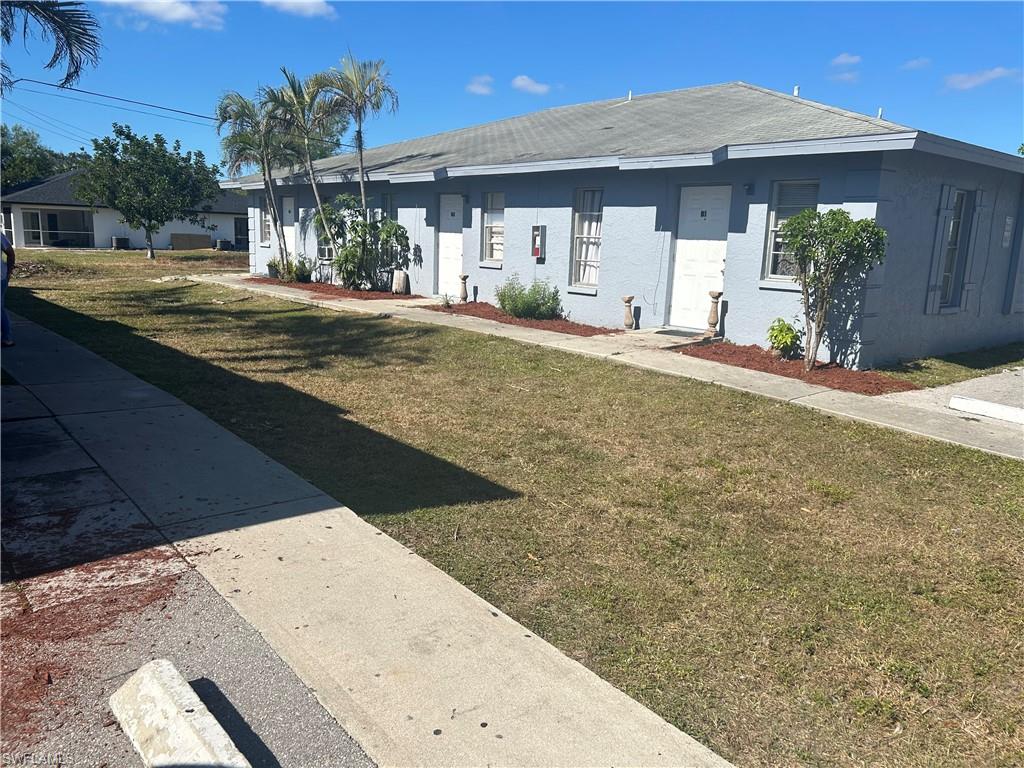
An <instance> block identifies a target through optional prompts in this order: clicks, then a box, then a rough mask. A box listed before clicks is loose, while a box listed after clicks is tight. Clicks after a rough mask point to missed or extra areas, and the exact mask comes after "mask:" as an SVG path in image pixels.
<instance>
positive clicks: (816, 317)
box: [780, 208, 886, 371]
mask: <svg viewBox="0 0 1024 768" xmlns="http://www.w3.org/2000/svg"><path fill="white" fill-rule="evenodd" d="M780 233H781V235H782V239H783V248H784V250H785V253H786V255H787V256H789V258H790V259H791V260H792V262H793V263H794V264H795V265H796V279H797V282H798V283H799V285H800V291H801V295H802V298H803V310H804V330H805V333H806V344H805V345H804V368H805V369H806V370H808V371H809V370H811V369H812V368H813V367H814V363H815V361H816V360H817V359H818V347H819V346H820V345H821V339H822V337H823V336H824V335H825V330H826V328H827V327H828V322H829V312H830V311H831V309H832V305H833V302H834V299H835V297H836V292H837V290H838V289H840V288H841V287H843V286H848V285H850V284H851V283H854V282H856V281H858V280H862V279H863V278H865V277H866V276H867V273H868V272H869V271H870V270H871V268H872V267H874V266H875V265H876V264H880V263H881V262H882V260H883V259H884V258H885V238H886V234H885V230H884V229H882V228H881V227H880V226H878V224H876V223H875V221H874V220H873V219H860V220H857V221H854V220H853V219H852V218H851V217H850V214H849V213H847V212H846V211H844V210H842V209H840V208H834V209H832V210H829V211H825V212H824V213H818V212H817V211H816V210H814V209H812V208H809V209H807V210H805V211H801V212H800V213H798V214H797V215H795V216H792V217H790V218H789V219H787V220H786V221H785V222H784V223H783V225H782V227H781V230H780Z"/></svg>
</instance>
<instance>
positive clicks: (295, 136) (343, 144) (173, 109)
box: [14, 77, 356, 149]
mask: <svg viewBox="0 0 1024 768" xmlns="http://www.w3.org/2000/svg"><path fill="white" fill-rule="evenodd" d="M19 82H25V83H37V84H39V85H45V86H49V87H50V88H56V89H58V90H62V91H75V92H77V93H85V94H88V95H90V96H98V97H100V98H103V99H113V100H115V101H123V102H126V103H128V104H138V105H140V106H144V107H151V108H152V109H160V110H164V111H166V112H176V113H178V114H182V115H189V116H191V117H199V118H202V119H203V120H210V121H212V122H217V118H216V117H212V116H210V115H201V114H199V113H198V112H189V111H188V110H184V109H178V108H176V107H165V106H163V105H161V104H153V103H150V102H147V101H138V100H136V99H126V98H124V97H122V96H113V95H110V94H107V93H100V92H98V91H87V90H85V89H84V88H74V87H71V86H66V87H64V86H59V85H57V84H56V83H47V82H44V81H42V80H33V79H32V78H29V77H23V78H19V79H18V80H15V81H14V83H15V84H17V83H19ZM21 90H23V91H25V92H26V93H35V94H39V95H40V96H56V97H58V98H62V99H70V100H71V101H80V102H82V103H84V104H95V105H97V106H101V107H107V108H110V109H123V110H125V111H127V112H136V113H138V114H140V115H150V116H152V117H166V118H168V119H170V120H177V121H179V122H182V123H190V124H192V125H202V126H205V127H208V128H209V127H213V126H210V125H207V124H206V123H200V122H198V121H197V120H186V119H184V118H181V117H174V116H173V115H160V114H157V113H155V112H147V111H145V110H141V109H131V108H129V107H121V106H118V105H117V104H106V103H104V102H102V101H94V100H92V99H81V98H76V97H74V96H68V95H67V94H61V93H50V92H49V91H37V90H33V89H31V88H24V87H22V89H21ZM285 135H286V136H290V137H291V138H293V139H298V140H302V138H303V137H302V136H299V135H298V134H294V133H285ZM309 140H310V141H312V142H316V143H318V144H328V145H331V146H337V147H339V148H340V147H345V148H347V149H356V145H355V144H352V143H349V142H334V141H331V140H330V139H318V138H316V137H313V136H311V137H310V138H309Z"/></svg>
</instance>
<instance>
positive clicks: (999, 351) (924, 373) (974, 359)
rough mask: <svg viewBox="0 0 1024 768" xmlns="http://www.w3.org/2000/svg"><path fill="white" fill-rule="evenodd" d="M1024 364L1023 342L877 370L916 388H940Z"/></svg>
mask: <svg viewBox="0 0 1024 768" xmlns="http://www.w3.org/2000/svg"><path fill="white" fill-rule="evenodd" d="M1022 366H1024V342H1017V343H1015V344H1007V345H1006V346H1003V347H991V348H989V349H977V350H974V351H971V352H959V353H957V354H953V355H943V356H942V357H924V358H921V359H920V360H910V361H907V362H905V363H898V364H896V365H893V366H890V367H888V368H879V371H880V372H882V373H885V374H887V375H889V376H892V377H894V378H897V379H905V380H907V381H910V382H913V383H914V384H916V385H917V386H919V387H941V386H942V385H943V384H955V383H956V382H958V381H966V380H967V379H973V378H976V377H978V376H988V375H989V374H990V373H999V372H1000V371H1002V370H1005V369H1007V368H1020V367H1022Z"/></svg>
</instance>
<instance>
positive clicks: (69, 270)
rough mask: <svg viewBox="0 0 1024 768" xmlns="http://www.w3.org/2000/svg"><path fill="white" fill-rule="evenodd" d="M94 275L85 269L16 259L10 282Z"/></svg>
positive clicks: (55, 263)
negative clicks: (44, 277) (35, 278)
mask: <svg viewBox="0 0 1024 768" xmlns="http://www.w3.org/2000/svg"><path fill="white" fill-rule="evenodd" d="M94 274H96V271H95V270H92V269H87V268H85V267H70V266H67V265H65V264H60V263H58V262H53V261H30V260H28V259H24V258H21V257H20V256H19V257H18V261H17V264H16V265H15V268H14V272H12V273H11V280H12V281H15V280H19V279H28V278H32V277H43V276H47V277H72V276H73V277H85V276H88V275H94Z"/></svg>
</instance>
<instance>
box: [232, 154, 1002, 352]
mask: <svg viewBox="0 0 1024 768" xmlns="http://www.w3.org/2000/svg"><path fill="white" fill-rule="evenodd" d="M911 154H914V155H917V157H914V158H912V157H911ZM890 155H892V156H886V157H883V155H882V154H881V153H850V154H831V155H820V156H802V157H801V156H797V157H779V158H763V159H750V160H742V161H730V162H726V163H722V164H719V165H716V166H712V167H695V168H678V169H665V170H643V171H618V170H599V169H595V170H587V171H571V172H570V171H565V172H548V173H543V174H516V175H494V176H481V177H467V178H451V179H445V180H443V181H438V182H432V183H415V184H387V183H383V182H381V183H370V184H369V185H368V192H369V194H370V196H371V197H372V198H374V199H375V200H379V195H380V194H381V193H383V192H386V193H388V194H390V195H392V197H393V200H394V205H395V207H396V208H397V211H398V220H399V222H400V223H401V224H403V225H404V226H405V227H406V228H407V229H408V230H409V234H410V240H411V241H412V243H413V244H414V245H418V246H419V249H420V253H421V255H422V265H421V266H418V267H414V268H413V269H411V270H410V279H411V283H412V290H413V291H414V292H416V293H420V294H433V293H435V292H436V290H437V279H436V274H435V273H436V252H435V251H436V227H437V216H438V205H439V196H440V195H441V194H445V193H452V194H460V195H463V197H464V201H465V204H464V216H463V224H464V231H463V241H462V242H463V271H464V272H465V273H466V274H468V275H469V281H468V285H469V288H470V293H471V295H475V296H476V297H477V298H479V300H481V301H491V302H493V301H494V300H495V289H496V288H497V287H498V286H499V285H500V284H501V283H503V282H504V281H505V280H507V279H508V278H509V277H510V276H511V275H513V274H517V275H518V276H519V277H520V278H521V279H522V280H523V281H524V282H527V283H529V282H530V281H532V280H534V279H538V280H547V281H549V282H550V283H551V284H552V285H555V286H557V287H558V289H559V291H560V293H561V295H562V300H563V304H564V306H565V309H566V310H567V311H568V313H569V315H570V317H571V318H572V319H574V320H578V321H580V322H585V323H591V324H595V325H603V326H609V327H617V326H619V325H620V323H621V322H622V296H624V295H633V296H635V297H636V299H635V302H634V305H635V306H636V307H638V308H639V309H640V313H641V325H642V326H658V325H663V324H664V323H665V322H666V321H667V317H668V307H669V301H670V298H671V297H670V285H671V278H672V268H673V258H674V250H675V231H676V226H677V217H678V206H679V198H680V190H681V188H682V187H683V186H685V185H705V184H715V185H730V186H731V187H732V204H731V211H730V223H729V234H728V243H727V255H726V267H725V275H724V293H725V295H724V297H723V304H722V309H723V319H722V328H723V330H724V332H725V335H726V336H727V337H728V338H729V339H730V340H732V341H735V342H737V343H740V344H750V343H754V344H761V345H763V344H765V334H766V331H767V328H768V325H769V324H770V323H771V322H772V320H774V319H775V318H776V317H783V318H785V319H787V320H793V319H795V318H797V317H798V316H800V314H801V308H800V295H799V292H798V290H797V287H796V285H795V284H794V283H792V282H791V281H786V280H764V279H762V270H763V262H764V252H765V241H766V230H767V218H768V206H769V199H770V195H771V191H772V183H773V182H774V181H781V180H797V179H817V180H818V182H819V206H818V207H819V210H825V209H828V208H831V207H842V208H844V209H846V210H848V211H849V212H850V213H851V215H853V216H854V217H855V218H870V217H875V216H876V214H877V217H878V219H879V221H880V223H881V224H882V225H883V226H885V227H886V228H887V229H888V230H889V234H890V258H889V260H888V261H887V263H886V264H884V265H883V266H882V267H879V268H877V269H875V270H873V271H872V272H871V274H870V275H868V278H867V280H866V282H865V283H864V284H863V285H859V286H857V287H856V290H854V291H852V292H851V298H850V302H851V306H852V307H853V308H854V310H855V311H854V314H853V316H852V317H851V318H850V319H849V320H848V321H846V322H837V323H835V324H834V325H833V327H832V328H831V329H830V333H829V337H828V338H827V339H826V344H824V345H823V347H822V350H821V357H822V359H829V358H830V357H831V358H835V359H839V360H840V361H842V362H843V363H845V364H848V365H860V366H861V367H868V366H871V365H874V364H877V363H879V362H882V361H883V360H887V359H892V358H893V357H902V356H909V354H911V353H912V351H914V350H921V351H926V352H927V353H929V354H930V353H934V352H938V351H945V350H948V349H952V348H954V347H959V348H967V347H977V346H982V345H984V344H987V343H1001V341H1002V340H1005V339H1008V338H1009V337H1011V336H1013V330H1014V327H1018V328H1019V315H1018V316H1017V318H1016V320H1017V321H1018V322H1016V324H1015V323H1014V319H1011V318H1005V317H1004V318H1003V319H1001V320H998V321H996V322H994V323H993V322H991V321H990V320H986V319H984V318H987V317H988V314H987V312H988V310H987V309H986V310H983V311H982V312H981V314H979V315H978V316H977V317H976V318H975V320H969V319H968V318H960V319H959V321H958V322H960V323H961V325H960V326H958V329H959V330H958V331H957V333H956V334H954V335H953V336H952V337H949V338H947V337H945V331H944V330H938V329H936V330H933V327H932V326H931V325H930V321H922V320H920V319H919V318H918V317H917V315H920V314H921V313H920V311H919V310H918V309H916V308H915V307H916V306H917V305H919V304H920V303H921V300H920V297H919V296H917V294H915V293H914V291H915V290H916V288H914V286H917V285H918V284H919V285H920V286H921V290H923V289H924V287H925V283H926V282H927V280H928V277H927V269H926V267H925V266H923V265H925V264H926V262H927V261H928V259H930V253H931V243H932V237H933V235H934V232H933V230H934V220H935V205H936V203H935V200H934V199H932V198H933V197H934V196H935V195H937V194H938V187H937V186H936V185H938V184H941V183H948V182H941V181H939V179H940V177H941V178H945V177H946V176H948V175H949V174H951V173H953V174H954V176H955V175H956V174H957V173H958V174H960V178H964V179H967V180H970V179H973V178H978V179H982V180H983V183H985V184H992V185H994V186H993V189H995V188H996V187H998V188H999V189H1000V190H1001V191H999V192H998V194H996V196H995V198H994V201H995V202H994V209H995V216H996V218H997V219H999V220H1000V221H1001V220H1002V219H1001V218H1000V217H1004V216H1005V215H1010V214H1008V213H1006V211H1009V210H1011V209H1012V208H1013V207H1014V206H1019V200H1018V191H1014V192H1013V193H1012V194H1011V192H1010V188H1011V187H1012V186H1013V183H1016V184H1018V185H1019V183H1020V175H1019V174H1017V175H1015V174H1011V173H1000V172H995V171H988V170H987V169H985V168H983V167H982V166H975V165H973V164H967V163H955V162H954V161H949V164H950V167H949V168H946V167H941V168H940V167H939V165H938V163H939V162H940V159H939V158H934V157H932V156H923V155H920V154H919V153H907V152H904V153H890ZM895 155H900V157H899V158H896V159H893V156H895ZM952 166H959V168H953V167H952ZM927 169H933V170H931V171H928V170H927ZM935 169H938V170H935ZM954 171H955V173H954ZM904 177H906V178H904ZM1011 182H1012V183H1011ZM964 183H967V182H966V181H965V182H964ZM1000 185H1001V186H1000ZM580 187H601V188H603V190H604V210H603V213H604V218H603V224H602V245H601V267H600V278H599V285H598V288H597V290H596V291H575V290H574V289H572V288H570V286H569V272H570V250H571V246H570V243H571V235H572V232H571V230H572V206H573V202H574V197H575V192H576V190H577V189H578V188H580ZM1015 189H1017V190H1019V186H1018V187H1017V188H1015ZM343 191H344V192H349V193H352V194H356V193H357V192H358V189H357V186H356V185H354V184H349V185H325V186H324V189H323V194H324V196H325V198H333V197H334V196H335V195H337V194H339V193H341V192H343ZM488 192H504V193H505V258H504V260H503V262H502V264H501V265H500V266H499V265H494V264H488V263H486V262H483V261H481V251H482V244H483V234H482V226H481V215H482V214H481V210H482V206H483V205H484V201H485V197H486V194H487V193H488ZM933 193H934V194H933ZM283 194H295V195H296V197H297V206H298V208H299V210H300V215H301V212H302V210H308V209H311V208H312V207H313V205H314V202H313V197H312V193H311V190H310V189H309V187H308V186H307V187H299V188H295V187H292V188H288V191H287V192H283ZM258 199H259V193H252V195H251V198H250V200H251V205H252V206H253V208H252V209H251V212H252V214H253V216H254V217H255V213H256V208H255V206H256V205H257V204H258ZM880 201H881V202H880ZM372 204H373V203H371V205H372ZM929 222H930V223H929ZM534 224H543V225H546V227H547V233H546V235H547V240H546V245H547V251H546V260H545V261H544V262H543V263H538V262H537V261H535V260H534V258H533V257H532V254H531V251H530V234H531V227H532V226H533V225H534ZM253 226H254V227H255V218H253ZM298 239H299V240H300V241H301V240H302V239H303V238H302V237H301V235H300V236H299V237H298ZM272 240H273V238H272ZM255 241H256V238H255V237H253V243H254V245H253V260H252V264H253V270H254V271H255V272H265V271H266V262H267V259H268V258H270V257H271V256H272V255H274V254H276V246H275V245H274V243H273V242H271V243H270V244H269V245H266V246H263V245H260V244H258V243H256V242H255ZM992 247H993V248H994V247H995V246H994V245H993V246H992ZM986 248H987V250H986V254H985V257H986V258H984V259H982V260H983V261H985V262H986V263H987V262H991V264H990V265H989V266H988V267H985V268H984V269H983V272H984V277H983V280H982V283H983V284H984V285H983V294H984V295H986V296H988V294H989V293H991V295H992V297H993V299H992V301H993V302H994V301H995V297H996V293H998V291H999V286H998V283H999V281H1000V280H1001V281H1002V284H1003V286H1004V287H1005V282H1006V279H1007V258H1006V255H1001V254H999V253H994V252H992V251H991V249H990V248H989V246H986ZM997 250H998V249H997ZM299 252H300V254H301V253H303V252H305V253H306V254H308V255H312V254H314V253H315V238H314V236H313V234H312V232H311V231H310V232H308V233H307V235H306V238H305V242H304V243H303V247H302V248H300V249H299ZM979 258H980V257H979ZM922 270H924V271H923V273H922ZM990 283H991V287H989V284H990ZM908 288H910V289H911V290H908ZM709 303H710V300H709ZM982 303H987V302H982ZM999 306H1000V308H1001V299H1000V300H999ZM894 325H896V326H899V328H898V329H894ZM922 336H928V341H929V343H928V345H922V344H921V341H922Z"/></svg>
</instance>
